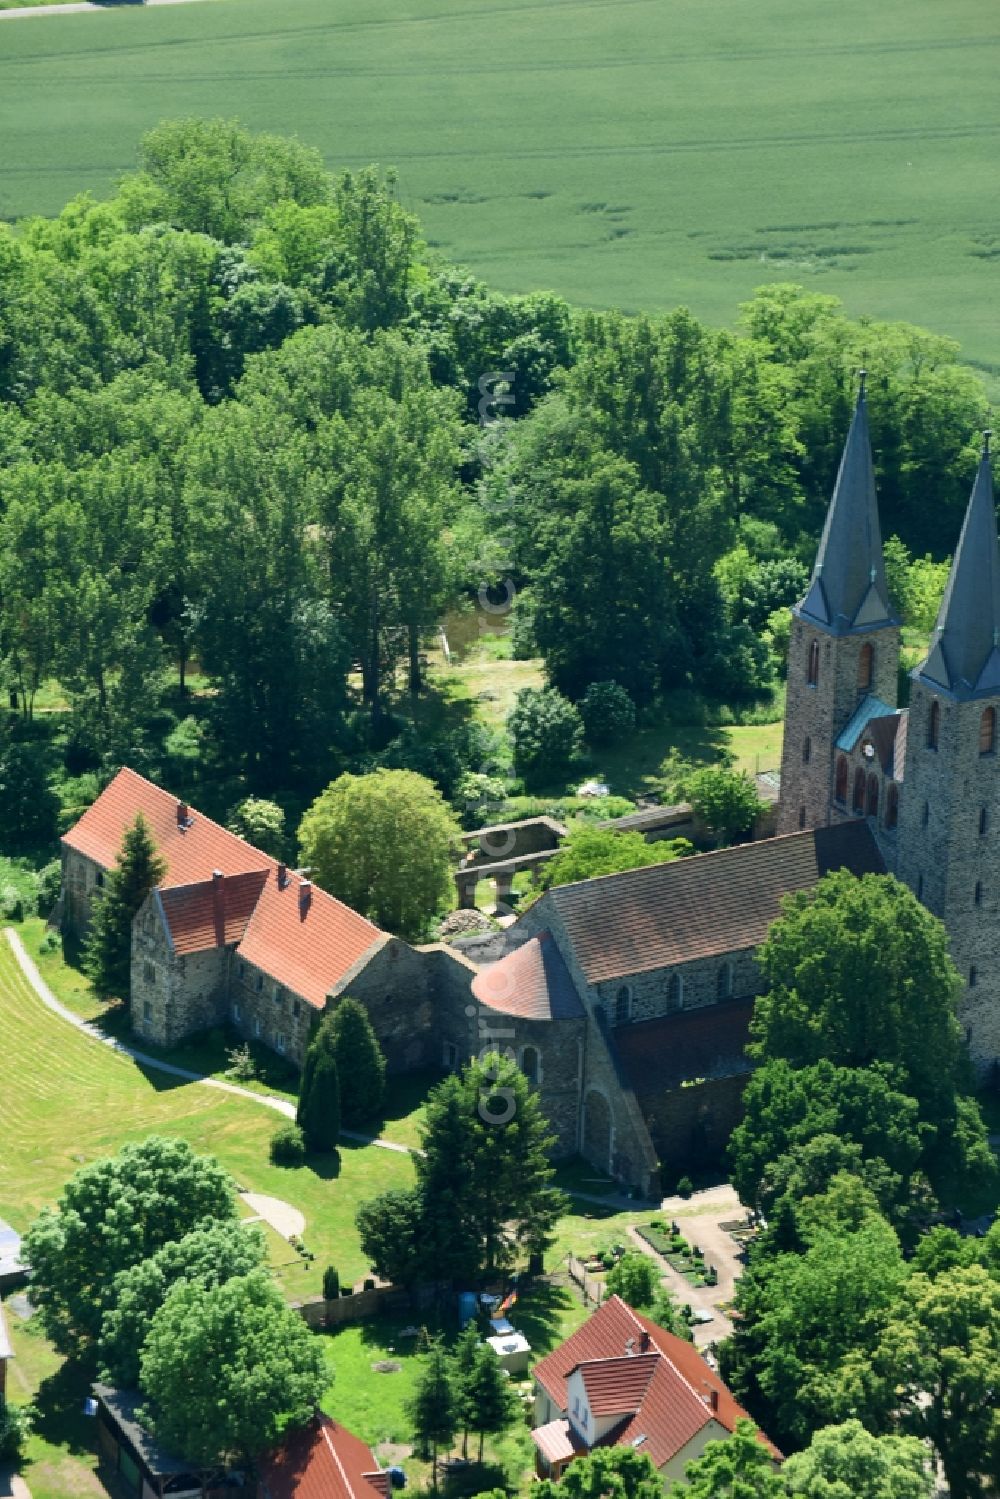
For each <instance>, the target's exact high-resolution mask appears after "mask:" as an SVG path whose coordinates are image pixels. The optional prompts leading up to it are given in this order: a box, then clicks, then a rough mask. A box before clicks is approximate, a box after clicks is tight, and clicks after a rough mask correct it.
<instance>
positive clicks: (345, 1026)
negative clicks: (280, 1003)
mask: <svg viewBox="0 0 1000 1499" xmlns="http://www.w3.org/2000/svg"><path fill="white" fill-rule="evenodd" d="M329 1023H330V1033H331V1037H332V1045H333V1053H334V1056H335V1057H336V1059H337V1071H338V1073H339V1075H340V1112H341V1116H342V1118H343V1121H344V1123H345V1124H363V1123H364V1122H365V1120H367V1119H375V1118H377V1117H378V1114H379V1111H380V1110H381V1108H382V1101H383V1098H384V1096H385V1057H384V1056H383V1055H382V1048H381V1047H380V1046H379V1044H378V1037H377V1036H376V1035H375V1032H374V1030H373V1029H372V1023H371V1021H370V1020H369V1019H368V1012H367V1010H365V1008H364V1006H363V1005H360V1004H359V1003H358V1001H357V1000H356V999H351V998H350V996H349V995H348V996H346V997H345V998H344V999H342V1000H341V1001H340V1003H339V1004H338V1006H337V1008H336V1009H335V1010H334V1012H333V1015H332V1016H331V1017H330V1022H329Z"/></svg>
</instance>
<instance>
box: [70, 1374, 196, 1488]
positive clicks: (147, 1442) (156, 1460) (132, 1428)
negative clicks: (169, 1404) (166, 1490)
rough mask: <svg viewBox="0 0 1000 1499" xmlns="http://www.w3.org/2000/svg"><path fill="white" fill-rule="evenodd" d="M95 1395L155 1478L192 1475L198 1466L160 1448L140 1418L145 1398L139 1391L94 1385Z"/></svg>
mask: <svg viewBox="0 0 1000 1499" xmlns="http://www.w3.org/2000/svg"><path fill="white" fill-rule="evenodd" d="M94 1394H95V1395H96V1396H97V1398H98V1400H99V1401H100V1402H101V1404H102V1405H103V1406H104V1407H105V1409H106V1410H107V1412H108V1414H109V1415H110V1416H111V1418H112V1420H113V1422H114V1424H115V1426H117V1428H118V1430H119V1432H120V1433H121V1435H122V1436H123V1437H124V1438H125V1440H126V1441H127V1442H128V1443H129V1445H130V1446H131V1447H132V1449H133V1450H134V1451H135V1453H136V1454H137V1455H138V1457H139V1458H140V1460H141V1461H142V1462H143V1463H144V1464H145V1466H146V1468H147V1469H148V1471H149V1472H150V1473H152V1474H153V1476H154V1477H155V1478H166V1477H169V1476H176V1475H177V1474H180V1473H191V1472H192V1470H193V1469H194V1468H195V1466H196V1465H195V1464H193V1463H191V1462H190V1461H188V1460H187V1459H186V1458H181V1457H174V1455H173V1454H172V1453H170V1452H167V1451H166V1449H165V1448H163V1447H161V1446H160V1443H159V1442H158V1441H157V1440H156V1438H155V1437H154V1436H153V1435H152V1434H151V1433H150V1432H149V1431H147V1430H146V1428H145V1426H143V1425H142V1424H141V1422H140V1421H139V1419H138V1413H139V1410H140V1408H141V1407H142V1404H143V1397H142V1395H140V1394H139V1393H138V1391H136V1390H116V1389H114V1388H113V1387H112V1386H111V1385H105V1384H95V1385H94Z"/></svg>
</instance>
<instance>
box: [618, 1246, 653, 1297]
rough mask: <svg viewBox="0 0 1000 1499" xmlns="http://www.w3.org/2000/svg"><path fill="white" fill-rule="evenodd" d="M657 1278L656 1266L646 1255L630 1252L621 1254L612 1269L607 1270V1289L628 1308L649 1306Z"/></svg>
mask: <svg viewBox="0 0 1000 1499" xmlns="http://www.w3.org/2000/svg"><path fill="white" fill-rule="evenodd" d="M659 1278H660V1276H659V1271H658V1269H657V1266H656V1264H655V1262H654V1261H653V1260H652V1259H650V1257H649V1255H648V1254H642V1253H635V1252H631V1253H628V1254H623V1255H622V1257H621V1259H620V1260H619V1261H618V1263H617V1264H616V1265H615V1267H614V1269H613V1270H609V1272H608V1278H607V1287H608V1291H609V1292H614V1293H615V1294H616V1295H618V1296H620V1297H621V1298H622V1300H623V1301H625V1302H627V1303H628V1305H629V1306H637V1307H644V1306H651V1305H652V1304H653V1298H654V1297H655V1295H656V1287H657V1283H658V1281H659Z"/></svg>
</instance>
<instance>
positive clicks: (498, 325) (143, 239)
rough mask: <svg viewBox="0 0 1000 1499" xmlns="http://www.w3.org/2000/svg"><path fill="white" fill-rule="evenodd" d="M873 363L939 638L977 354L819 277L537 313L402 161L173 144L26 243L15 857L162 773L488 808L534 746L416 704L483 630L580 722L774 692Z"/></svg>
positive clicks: (887, 472) (964, 482)
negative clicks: (442, 661) (504, 640)
mask: <svg viewBox="0 0 1000 1499" xmlns="http://www.w3.org/2000/svg"><path fill="white" fill-rule="evenodd" d="M734 313H735V309H734ZM862 365H863V366H864V367H865V368H866V369H867V370H868V397H869V412H870V421H871V427H872V436H873V442H874V446H875V450H876V462H877V470H878V482H879V488H880V505H881V511H882V520H883V526H884V529H885V533H886V536H887V537H888V536H892V537H895V538H898V540H896V541H893V542H892V544H891V546H890V549H889V551H890V559H889V560H890V564H891V571H892V576H893V577H894V578H895V579H896V581H897V587H898V589H899V591H900V592H901V593H902V594H903V595H904V597H902V598H901V599H900V602H901V604H902V605H903V607H904V611H905V610H907V609H909V610H910V615H909V617H910V619H911V622H913V623H915V624H919V625H920V626H921V627H922V628H926V626H927V620H926V618H925V616H926V612H927V608H926V600H925V599H924V598H923V596H922V593H921V587H920V584H921V580H924V579H926V576H927V571H928V567H929V563H928V562H927V561H925V560H924V559H927V558H932V559H935V560H940V559H941V558H943V557H945V556H946V555H947V553H948V551H949V550H950V548H951V547H952V546H953V545H954V541H955V538H956V537H957V535H958V531H959V527H960V524H961V516H962V513H963V509H964V505H965V501H966V498H967V495H968V489H969V484H970V481H971V477H972V474H973V471H974V464H975V459H976V454H977V451H978V446H979V438H978V432H979V429H980V428H981V427H982V425H983V420H984V415H985V412H986V407H987V400H986V393H985V390H984V387H983V385H982V383H981V382H980V380H979V378H978V377H977V376H976V375H975V374H974V373H973V372H972V370H971V369H969V368H968V367H966V366H965V365H964V364H963V363H962V362H961V359H960V351H959V349H958V347H957V345H956V344H955V343H953V342H952V341H950V340H948V339H946V338H943V337H940V336H938V335H935V334H931V333H929V332H926V331H924V330H922V329H920V328H917V327H912V326H908V325H905V324H898V323H892V324H889V323H877V322H871V321H863V320H862V321H851V320H850V319H848V317H847V316H846V315H845V313H844V311H843V309H842V307H841V305H840V304H839V303H838V302H837V301H836V299H834V298H832V297H828V296H823V295H820V294H816V293H812V292H806V291H804V290H802V289H801V288H799V287H796V286H794V285H790V284H789V285H786V284H781V285H772V286H765V287H763V288H761V289H760V290H759V291H758V292H757V294H756V295H755V296H754V297H753V299H752V300H751V301H750V302H749V303H747V304H746V305H745V306H743V307H742V308H741V309H739V312H738V316H736V317H735V320H734V326H733V328H732V329H731V330H721V329H718V328H713V327H709V326H706V325H705V324H703V323H701V322H699V321H698V320H697V319H696V318H694V317H693V316H692V315H691V314H690V313H689V312H688V311H686V310H685V309H683V308H678V309H677V310H676V311H674V312H672V313H670V314H668V315H665V316H661V317H645V316H636V317H633V316H625V315H623V314H620V313H618V312H615V311H606V312H593V311H581V310H578V309H575V308H574V307H572V306H570V305H569V304H568V303H567V302H566V301H565V300H563V299H562V298H560V297H558V296H556V295H554V294H549V293H545V292H533V293H529V294H526V295H519V296H517V295H506V294H500V293H497V292H495V291H493V290H491V288H490V287H488V286H486V285H484V284H483V283H481V282H480V281H477V280H476V279H475V278H474V277H473V276H471V275H470V274H468V273H467V272H466V271H464V270H463V269H462V268H461V267H457V266H454V265H451V264H448V263H447V262H445V261H444V260H443V259H442V258H441V257H440V255H439V254H438V253H437V252H436V251H435V250H434V249H433V248H431V247H430V246H429V245H428V244H427V243H426V241H425V239H424V238H423V236H422V233H421V226H420V224H419V223H418V222H417V221H416V220H415V218H414V217H413V216H412V215H411V214H410V213H409V212H407V211H406V210H405V209H404V208H403V207H402V206H401V204H400V203H399V201H398V197H397V193H396V186H395V180H394V177H393V175H392V173H391V172H380V171H378V170H377V169H376V168H374V167H372V168H367V169H364V170H359V171H352V172H347V171H345V172H343V173H341V174H339V175H331V174H330V173H329V172H328V171H327V170H326V169H325V167H324V165H323V162H322V159H321V157H320V155H319V153H318V152H317V151H315V150H313V149H311V148H310V147H308V146H307V145H304V144H302V143H301V142H299V141H297V140H293V139H285V138H281V137H277V136H273V135H261V134H256V135H255V134H251V133H250V132H248V131H247V130H245V129H244V128H242V127H241V126H240V125H239V124H238V123H236V122H233V121H223V120H215V121H195V120H175V121H167V122H164V123H162V124H161V125H159V126H157V127H156V128H155V129H153V130H152V131H151V132H150V133H148V134H147V135H146V136H145V137H144V139H143V140H142V142H141V144H140V146H139V149H138V159H137V167H136V169H135V170H134V171H133V172H131V173H129V174H128V175H126V176H125V177H124V178H123V179H122V180H121V182H120V183H119V185H118V187H117V189H116V190H115V192H114V193H113V195H112V196H110V197H109V198H107V199H104V200H96V199H94V198H92V197H90V196H88V195H83V196H80V197H77V198H75V199H73V201H71V202H70V203H68V204H67V205H66V207H65V208H64V209H63V211H62V212H61V214H59V215H58V216H57V217H55V218H52V219H47V218H34V219H26V220H22V221H20V222H18V223H16V224H13V225H0V688H2V693H3V699H2V701H3V704H4V708H3V710H2V717H0V826H2V828H3V832H2V834H0V839H2V843H3V849H4V852H7V853H14V852H20V851H33V850H37V849H41V848H44V847H45V846H46V845H48V846H51V840H52V839H53V838H54V837H55V835H56V833H57V832H58V830H59V828H60V825H63V826H64V825H65V824H66V823H67V821H68V820H70V819H72V817H73V816H75V815H78V812H79V810H80V808H81V807H82V806H84V805H86V804H87V803H89V801H90V800H92V799H93V796H94V795H96V793H97V791H98V789H99V787H100V785H101V784H103V781H104V780H105V779H106V778H107V777H108V775H110V773H111V772H112V771H113V769H114V768H116V767H117V766H119V765H121V764H122V763H126V762H127V763H129V764H131V765H132V766H133V767H134V768H136V769H137V770H140V771H141V772H142V773H144V774H146V775H149V776H150V777H152V778H153V779H156V780H160V781H163V782H164V783H165V784H168V785H170V786H171V788H172V789H176V790H177V791H178V792H179V793H182V794H187V795H189V797H190V798H191V800H192V801H194V802H196V803H197V804H198V805H200V806H202V807H203V808H204V809H205V810H206V811H208V812H210V813H213V814H214V815H221V814H222V813H224V812H225V810H226V809H227V808H230V807H232V806H233V805H234V804H235V803H236V802H238V801H239V800H240V798H241V797H245V796H247V795H258V796H260V795H264V796H267V797H270V798H272V799H274V800H276V801H277V802H279V803H280V804H281V805H282V806H284V807H286V808H287V809H288V810H289V811H290V812H291V814H292V815H293V816H294V817H295V820H297V813H298V812H300V811H301V809H302V808H303V807H304V806H305V805H306V804H307V803H308V802H309V801H310V800H311V799H312V798H313V797H314V796H315V795H316V794H317V792H318V791H320V790H321V789H322V788H323V787H324V786H325V785H326V784H327V783H328V782H329V781H330V779H331V778H332V777H333V776H335V775H337V774H339V773H341V772H343V771H345V770H367V769H372V768H375V767H377V766H382V765H384V766H388V767H392V768H406V769H414V770H418V771H420V772H422V773H424V774H426V775H429V776H430V777H431V778H432V779H433V780H435V781H436V782H437V784H438V785H439V787H440V788H441V790H442V791H443V792H444V794H445V795H446V796H447V797H449V798H453V797H454V796H455V793H456V787H457V785H458V783H459V781H460V779H461V777H462V776H463V774H465V773H467V772H469V771H472V772H479V771H481V770H482V769H483V768H484V767H490V766H496V765H497V764H498V763H500V764H502V763H505V761H506V759H509V745H505V744H504V743H500V742H497V736H496V735H494V734H491V732H490V731H488V730H487V729H485V728H484V727H483V726H482V724H481V723H480V722H478V721H476V720H475V718H474V717H472V716H467V717H466V718H465V719H463V720H459V721H449V722H448V723H447V724H446V726H445V727H444V728H442V727H441V726H440V722H439V721H437V720H428V721H427V722H428V723H431V724H434V725H436V726H435V727H431V728H428V727H427V726H426V724H425V723H424V721H423V720H422V719H421V716H420V713H419V712H418V711H415V705H419V704H420V702H421V700H422V699H425V698H426V696H427V694H428V691H429V688H428V683H427V680H426V676H425V672H424V650H425V647H426V643H427V641H428V640H429V639H433V638H434V636H435V634H436V632H437V630H438V628H439V626H440V622H441V620H442V618H443V617H444V615H445V614H446V613H447V612H448V611H452V610H455V609H465V610H467V611H473V610H475V609H477V608H478V609H479V611H480V612H481V613H482V611H483V610H485V611H486V612H487V613H488V614H491V615H493V616H497V617H500V618H503V617H504V616H509V617H510V619H511V620H512V627H513V636H514V649H515V653H520V652H523V653H524V654H526V655H529V656H538V657H540V658H541V659H542V661H543V663H544V669H545V673H546V677H547V679H548V681H549V683H550V684H551V686H552V687H553V688H555V689H557V690H558V692H559V693H560V694H562V695H564V696H565V697H566V698H568V699H569V700H570V701H571V702H574V703H576V702H579V701H580V700H582V699H583V698H584V697H585V695H586V693H587V690H588V688H590V687H591V686H592V685H593V684H595V683H608V682H615V683H617V684H618V685H619V687H620V688H622V689H624V691H625V692H626V693H627V694H628V696H629V698H630V699H631V702H632V704H633V705H634V706H635V708H636V710H637V711H638V713H639V714H640V717H641V715H642V714H643V713H644V712H647V711H649V710H650V707H651V705H653V704H655V703H657V702H659V701H662V699H663V697H664V695H665V694H670V693H672V692H677V691H679V690H681V691H690V692H693V693H697V694H698V695H699V696H700V697H701V698H703V699H706V700H709V701H710V700H712V699H713V698H715V699H725V700H727V701H746V702H748V703H752V702H753V701H754V699H755V698H757V697H759V696H760V695H761V694H766V693H768V692H770V691H771V690H772V689H773V687H774V684H775V681H776V678H777V677H778V675H779V674H780V671H781V658H782V654H783V639H784V636H783V631H784V630H785V629H786V628H787V626H786V625H785V618H786V614H785V611H786V610H787V606H788V605H789V604H790V603H792V602H793V601H794V600H795V598H796V597H797V596H798V595H799V592H800V591H801V589H802V588H803V585H804V583H805V580H806V578H807V575H808V569H809V567H810V565H811V561H812V556H813V554H814V551H815V545H816V540H817V538H818V534H819V529H820V526H821V523H822V516H823V512H824V507H825V504H826V501H827V499H828V497H829V493H830V490H831V486H832V484H833V481H834V478H835V475H836V468H837V463H838V461H839V455H840V448H841V445H842V442H843V438H844V435H845V433H846V429H847V425H848V422H849V419H850V412H851V408H852V404H853V401H854V397H855V390H856V384H857V371H858V369H859V367H860V366H862ZM921 569H923V571H921ZM930 571H931V574H936V572H937V571H938V570H937V569H934V568H933V567H931V568H930ZM931 607H933V605H932V606H931Z"/></svg>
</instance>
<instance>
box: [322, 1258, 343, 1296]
mask: <svg viewBox="0 0 1000 1499" xmlns="http://www.w3.org/2000/svg"><path fill="white" fill-rule="evenodd" d="M339 1295H340V1271H339V1270H338V1269H337V1267H336V1265H327V1267H326V1269H325V1270H324V1271H323V1299H324V1300H325V1301H336V1299H337V1297H338V1296H339Z"/></svg>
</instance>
